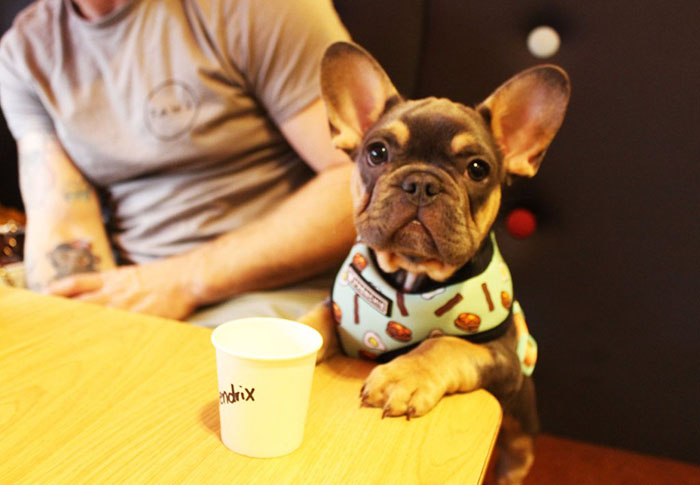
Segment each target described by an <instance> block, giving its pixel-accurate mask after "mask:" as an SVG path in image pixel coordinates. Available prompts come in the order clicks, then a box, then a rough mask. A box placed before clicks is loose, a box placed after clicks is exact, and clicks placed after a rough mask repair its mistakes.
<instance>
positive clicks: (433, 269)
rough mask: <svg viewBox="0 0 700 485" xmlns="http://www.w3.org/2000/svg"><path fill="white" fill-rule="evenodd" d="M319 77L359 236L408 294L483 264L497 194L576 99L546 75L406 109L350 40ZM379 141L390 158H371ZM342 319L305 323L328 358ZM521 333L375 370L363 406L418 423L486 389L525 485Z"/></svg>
mask: <svg viewBox="0 0 700 485" xmlns="http://www.w3.org/2000/svg"><path fill="white" fill-rule="evenodd" d="M321 71H322V72H321V87H322V91H323V96H324V101H325V102H326V107H327V109H328V115H329V121H330V123H331V129H332V131H333V134H334V143H335V145H336V146H337V147H338V148H341V149H343V150H345V151H346V152H347V153H349V154H350V155H351V157H352V158H353V159H354V160H355V162H356V170H355V175H354V180H353V187H352V190H353V200H354V205H355V207H354V212H355V225H356V229H357V232H358V234H359V236H360V238H361V239H362V240H363V241H364V242H365V243H366V244H367V245H368V246H369V247H370V248H371V249H372V250H373V251H374V254H375V255H376V258H377V263H378V265H379V267H380V268H381V269H382V270H383V271H384V272H385V273H386V276H387V278H388V279H389V280H390V281H392V282H393V283H394V284H395V285H396V286H397V287H399V286H403V291H409V292H411V291H413V292H419V291H423V290H424V289H425V288H426V286H425V285H426V284H427V285H430V284H431V283H433V284H434V282H435V281H446V280H448V279H449V278H450V277H452V276H453V275H455V273H457V272H458V271H459V270H460V268H463V267H465V265H466V264H467V263H469V262H470V260H472V259H473V258H474V259H478V257H479V256H480V253H479V250H480V249H481V248H482V247H483V244H484V241H485V240H486V238H487V237H488V234H489V232H490V230H491V228H492V226H493V223H494V221H495V219H496V215H497V213H498V210H499V207H500V201H501V187H502V186H503V185H505V184H506V183H507V182H508V180H509V178H510V177H513V176H533V175H534V174H535V173H536V172H537V169H538V168H539V164H540V162H541V160H542V157H543V156H544V153H545V151H546V149H547V147H548V146H549V144H550V142H551V140H552V138H553V137H554V135H555V133H556V132H557V130H558V129H559V126H560V125H561V123H562V120H563V117H564V112H565V109H566V105H567V102H568V98H569V81H568V78H567V76H566V74H565V73H564V72H563V71H562V70H561V69H559V68H557V67H554V66H541V67H537V68H533V69H530V70H528V71H524V72H523V73H521V74H519V75H517V76H515V77H514V78H512V79H511V80H510V81H508V82H506V83H505V84H504V85H502V86H501V87H500V88H499V89H498V90H496V91H495V92H494V94H493V95H491V96H490V97H489V98H488V99H487V100H486V101H484V102H483V103H482V104H480V105H479V106H478V107H477V108H476V109H472V108H469V107H466V106H464V105H461V104H459V103H454V102H452V101H450V100H447V99H437V98H426V99H421V100H417V101H404V100H403V99H402V98H401V97H400V96H399V94H398V93H397V91H396V89H395V88H394V86H393V84H392V83H391V81H390V80H389V78H388V76H387V75H386V73H385V72H384V70H383V69H382V68H381V67H380V66H379V64H378V63H377V62H376V61H375V60H374V59H373V58H372V57H371V56H370V55H369V54H368V53H367V52H366V51H364V50H363V49H361V48H360V47H358V46H355V45H352V44H348V43H338V44H334V45H333V46H331V47H330V48H329V49H328V51H327V53H326V55H325V57H324V60H323V63H322V69H321ZM377 143H380V144H381V145H377ZM381 146H383V147H384V149H382V150H380V151H382V153H380V155H382V156H380V157H378V158H377V157H372V156H370V152H372V151H373V150H372V149H373V148H374V149H375V150H374V151H375V153H376V152H377V150H376V149H377V147H381ZM474 164H476V165H479V167H480V169H479V170H476V169H475V168H474ZM484 165H485V166H486V168H485V170H487V171H488V172H487V174H486V176H485V177H483V178H482V177H481V175H483V174H484ZM479 167H477V169H478V168H479ZM474 170H476V172H474ZM472 262H473V261H472ZM510 318H512V316H511V317H510ZM332 320H333V318H332V316H331V312H330V309H329V308H328V305H324V306H321V307H319V308H317V309H316V310H314V311H313V312H312V313H311V314H309V315H307V316H306V317H304V318H303V319H302V321H304V322H305V323H307V324H309V325H311V326H313V327H315V328H317V329H319V330H320V331H321V332H322V334H323V335H324V341H325V343H324V347H323V348H322V350H321V353H320V356H319V359H323V358H326V357H328V356H329V355H331V354H332V353H334V352H335V351H337V349H338V344H337V337H336V335H335V328H334V324H333V323H332ZM516 338H517V337H516V330H515V326H514V325H510V328H509V330H508V331H507V332H506V333H505V335H503V336H502V337H499V338H497V339H496V340H493V341H490V342H488V343H485V344H475V343H472V342H469V341H467V340H464V339H461V338H458V337H452V336H442V337H438V338H431V339H427V340H425V341H423V342H422V343H420V345H418V346H417V347H415V348H414V349H412V350H411V351H410V352H408V353H406V354H404V355H401V356H399V357H397V358H395V359H394V360H392V361H390V362H388V363H387V364H384V365H379V366H377V367H375V368H374V369H373V370H372V372H371V373H370V375H369V376H368V377H367V380H366V381H365V384H364V387H363V389H362V392H361V396H362V402H363V404H365V405H368V406H375V407H381V408H383V410H384V412H383V415H384V416H402V415H405V416H407V417H408V418H411V417H416V416H421V415H423V414H425V413H427V412H428V411H429V410H430V409H432V408H433V407H434V406H435V404H436V403H437V402H438V401H439V400H440V398H441V397H442V396H443V395H446V394H451V393H455V392H469V391H472V390H475V389H479V388H484V389H487V390H489V391H490V392H491V393H493V395H494V396H496V397H497V398H498V400H499V401H500V403H501V405H502V407H503V411H504V419H503V426H502V428H501V433H500V436H499V447H500V449H501V450H500V451H501V453H500V458H499V464H498V466H497V474H498V477H499V481H500V482H501V483H520V482H521V481H522V479H523V478H524V477H525V475H526V474H527V472H528V470H529V468H530V466H531V464H532V461H533V443H534V441H533V439H534V436H535V433H536V432H537V429H538V420H537V414H536V410H535V394H534V387H533V384H532V380H531V379H530V378H529V377H525V376H524V375H523V373H522V371H521V368H520V361H519V359H518V356H517V355H516V351H515V350H516Z"/></svg>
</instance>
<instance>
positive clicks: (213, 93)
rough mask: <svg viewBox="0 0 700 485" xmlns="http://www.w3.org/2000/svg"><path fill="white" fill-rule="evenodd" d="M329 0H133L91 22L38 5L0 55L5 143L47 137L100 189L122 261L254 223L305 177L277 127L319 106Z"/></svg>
mask: <svg viewBox="0 0 700 485" xmlns="http://www.w3.org/2000/svg"><path fill="white" fill-rule="evenodd" d="M347 39H348V34H347V32H346V31H345V29H344V28H343V26H342V24H341V22H340V20H339V19H338V16H337V14H336V13H335V11H334V10H333V7H332V5H331V3H330V0H294V1H290V0H257V1H256V0H133V1H132V2H131V3H129V4H127V5H126V6H124V7H122V8H120V9H119V10H117V11H115V12H113V13H112V14H110V15H109V16H108V17H107V18H104V19H102V20H100V21H98V22H95V23H90V22H87V21H85V20H84V19H83V18H82V17H80V16H79V15H78V14H77V12H76V11H75V7H74V6H73V4H72V3H71V2H70V0H39V1H38V2H36V3H34V4H32V5H31V6H29V7H28V8H27V9H25V10H24V11H23V12H22V13H21V14H20V15H19V16H18V17H17V18H16V19H15V22H14V24H13V27H12V28H11V29H10V30H9V31H8V32H7V33H6V35H5V36H4V37H3V39H2V41H1V43H0V102H1V104H2V109H3V111H4V114H5V117H6V119H7V122H8V125H9V127H10V130H11V131H12V133H13V135H14V137H15V138H16V139H19V138H21V137H22V136H23V135H24V134H27V133H29V132H33V131H42V132H50V133H55V134H56V135H57V136H58V138H59V140H60V142H61V144H62V145H63V147H64V149H65V150H66V152H67V153H68V155H69V156H70V157H71V159H72V160H73V161H74V163H75V164H76V166H77V167H78V168H79V169H80V170H81V171H82V173H83V174H84V175H85V176H86V177H87V178H88V179H89V180H90V181H91V182H92V183H93V184H94V185H95V186H96V187H97V188H98V189H99V191H100V192H101V194H102V195H103V197H104V201H105V206H106V207H107V208H108V211H107V213H108V214H109V222H108V229H109V232H110V234H111V235H112V240H113V243H114V244H115V247H116V248H117V250H118V252H119V254H120V257H121V258H122V259H123V260H124V261H133V262H145V261H148V260H152V259H155V258H160V257H164V256H169V255H173V254H178V253H181V252H183V251H186V250H188V249H190V248H192V247H194V246H196V245H198V244H200V243H201V242H203V241H205V240H209V239H211V238H213V237H216V236H218V235H220V234H222V233H224V232H227V231H230V230H233V229H235V228H237V227H239V226H241V225H243V224H245V223H246V222H248V221H250V220H252V219H254V218H256V217H258V216H259V215H260V214H261V213H262V212H264V211H265V210H267V209H269V208H270V207H272V206H274V205H275V204H276V203H277V202H278V201H279V200H281V199H283V198H284V197H286V196H287V195H289V194H290V193H291V192H292V191H294V190H295V189H296V188H298V187H299V186H300V185H301V184H303V183H304V182H305V181H307V180H308V179H309V178H310V177H311V176H312V172H311V170H310V169H309V168H308V166H307V165H306V164H305V163H304V162H303V161H301V160H300V158H299V157H298V156H297V155H296V154H295V153H294V151H293V150H292V149H291V148H290V147H289V145H288V144H287V142H286V141H285V140H284V138H283V137H282V135H281V134H280V132H279V130H278V128H277V126H278V125H279V124H280V123H282V122H284V121H285V120H287V119H289V118H290V117H291V116H293V115H294V114H296V113H298V112H299V111H300V110H301V109H303V108H305V107H306V106H308V105H309V104H310V103H311V102H313V101H314V100H316V99H317V98H318V96H319V86H318V66H319V62H320V59H321V57H322V55H323V52H324V51H325V49H326V47H327V46H328V45H329V44H331V43H332V42H334V41H336V40H347Z"/></svg>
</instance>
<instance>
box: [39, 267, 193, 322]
mask: <svg viewBox="0 0 700 485" xmlns="http://www.w3.org/2000/svg"><path fill="white" fill-rule="evenodd" d="M180 261H181V258H169V259H163V260H160V261H155V262H152V263H145V264H141V265H133V266H122V267H119V268H117V269H112V270H109V271H103V272H98V273H79V274H74V275H71V276H67V277H65V278H62V279H60V280H56V281H54V282H52V283H51V284H49V286H48V289H47V292H48V293H49V294H53V295H57V296H66V297H71V298H75V299H77V300H82V301H86V302H91V303H98V304H100V305H105V306H108V307H114V308H121V309H123V310H130V311H135V312H141V313H148V314H151V315H157V316H160V317H165V318H172V319H175V320H180V319H183V318H185V317H187V316H188V315H189V314H190V313H192V312H193V311H194V309H195V307H196V303H195V301H194V298H193V297H192V293H191V292H190V291H189V288H188V285H187V283H186V281H185V280H186V277H187V273H188V271H186V269H185V268H184V267H183V266H182V264H179V263H180Z"/></svg>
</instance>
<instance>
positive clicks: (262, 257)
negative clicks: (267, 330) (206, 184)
mask: <svg viewBox="0 0 700 485" xmlns="http://www.w3.org/2000/svg"><path fill="white" fill-rule="evenodd" d="M352 168H353V166H352V165H351V164H349V163H346V164H343V165H340V166H337V167H334V168H329V169H327V170H325V171H323V172H321V173H320V174H318V175H317V176H316V177H315V178H314V179H313V180H311V181H310V182H309V183H308V184H307V185H305V186H304V187H302V188H301V189H300V190H299V191H297V192H295V193H294V194H292V195H291V196H290V197H289V198H288V199H287V200H286V201H284V202H283V203H282V204H280V205H279V206H277V207H275V208H274V209H272V210H271V211H270V212H268V213H266V214H264V215H263V216H261V218H260V219H258V220H256V221H254V222H252V223H250V224H248V225H246V226H244V227H242V228H240V229H239V230H237V231H234V232H232V233H229V234H226V235H223V236H221V237H220V238H218V239H216V240H215V241H212V242H211V243H207V244H205V245H203V246H202V247H200V248H198V249H196V250H194V251H192V252H189V253H187V254H185V255H182V256H180V257H177V258H176V259H178V260H179V262H180V263H181V264H182V265H183V268H182V269H183V271H186V272H187V274H188V277H189V278H188V279H189V280H190V281H191V285H192V286H191V287H190V288H189V291H191V292H192V295H193V297H194V299H195V301H196V302H197V304H198V305H202V304H206V303H212V302H216V301H219V300H222V299H224V298H227V297H231V296H234V295H237V294H240V293H244V292H247V291H254V290H259V289H266V288H272V287H276V286H280V285H284V284H291V283H294V282H296V281H301V280H303V279H305V278H309V277H311V276H314V275H317V274H320V273H323V272H325V271H328V270H330V269H332V268H334V267H336V266H337V265H339V264H340V262H341V260H342V258H343V257H344V256H345V254H346V253H347V251H348V250H349V249H350V246H351V245H352V243H353V241H354V238H355V229H354V225H353V221H352V201H351V196H350V178H351V172H352Z"/></svg>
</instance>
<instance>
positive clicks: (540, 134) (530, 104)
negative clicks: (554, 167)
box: [477, 65, 571, 177]
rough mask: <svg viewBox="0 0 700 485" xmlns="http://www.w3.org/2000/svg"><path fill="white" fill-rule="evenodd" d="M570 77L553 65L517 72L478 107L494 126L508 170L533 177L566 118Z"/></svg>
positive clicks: (494, 133)
mask: <svg viewBox="0 0 700 485" xmlns="http://www.w3.org/2000/svg"><path fill="white" fill-rule="evenodd" d="M570 93H571V87H570V84H569V77H568V76H567V74H566V72H564V71H563V70H562V69H561V68H559V67H557V66H553V65H545V66H539V67H534V68H531V69H528V70H526V71H523V72H521V73H520V74H517V75H515V76H514V77H512V78H511V79H510V80H508V81H506V82H505V83H504V84H503V85H501V87H499V88H498V89H497V90H496V91H494V93H493V94H492V95H491V96H489V97H488V98H487V99H486V101H484V102H483V103H482V104H481V105H480V106H478V107H477V111H479V112H480V113H481V114H482V115H483V116H484V118H485V119H486V120H487V121H488V122H489V123H490V125H491V132H492V133H493V136H494V138H495V139H496V142H497V143H498V144H499V145H500V148H501V151H502V153H503V156H504V163H505V167H506V170H507V172H508V173H511V174H513V175H520V176H524V177H532V176H534V175H535V174H536V173H537V170H538V169H539V167H540V163H541V162H542V158H543V157H544V154H545V152H546V151H547V148H548V147H549V144H550V143H551V142H552V139H553V138H554V135H555V134H556V133H557V130H559V127H560V126H561V124H562V121H563V120H564V113H565V112H566V106H567V104H568V102H569V96H570Z"/></svg>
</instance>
